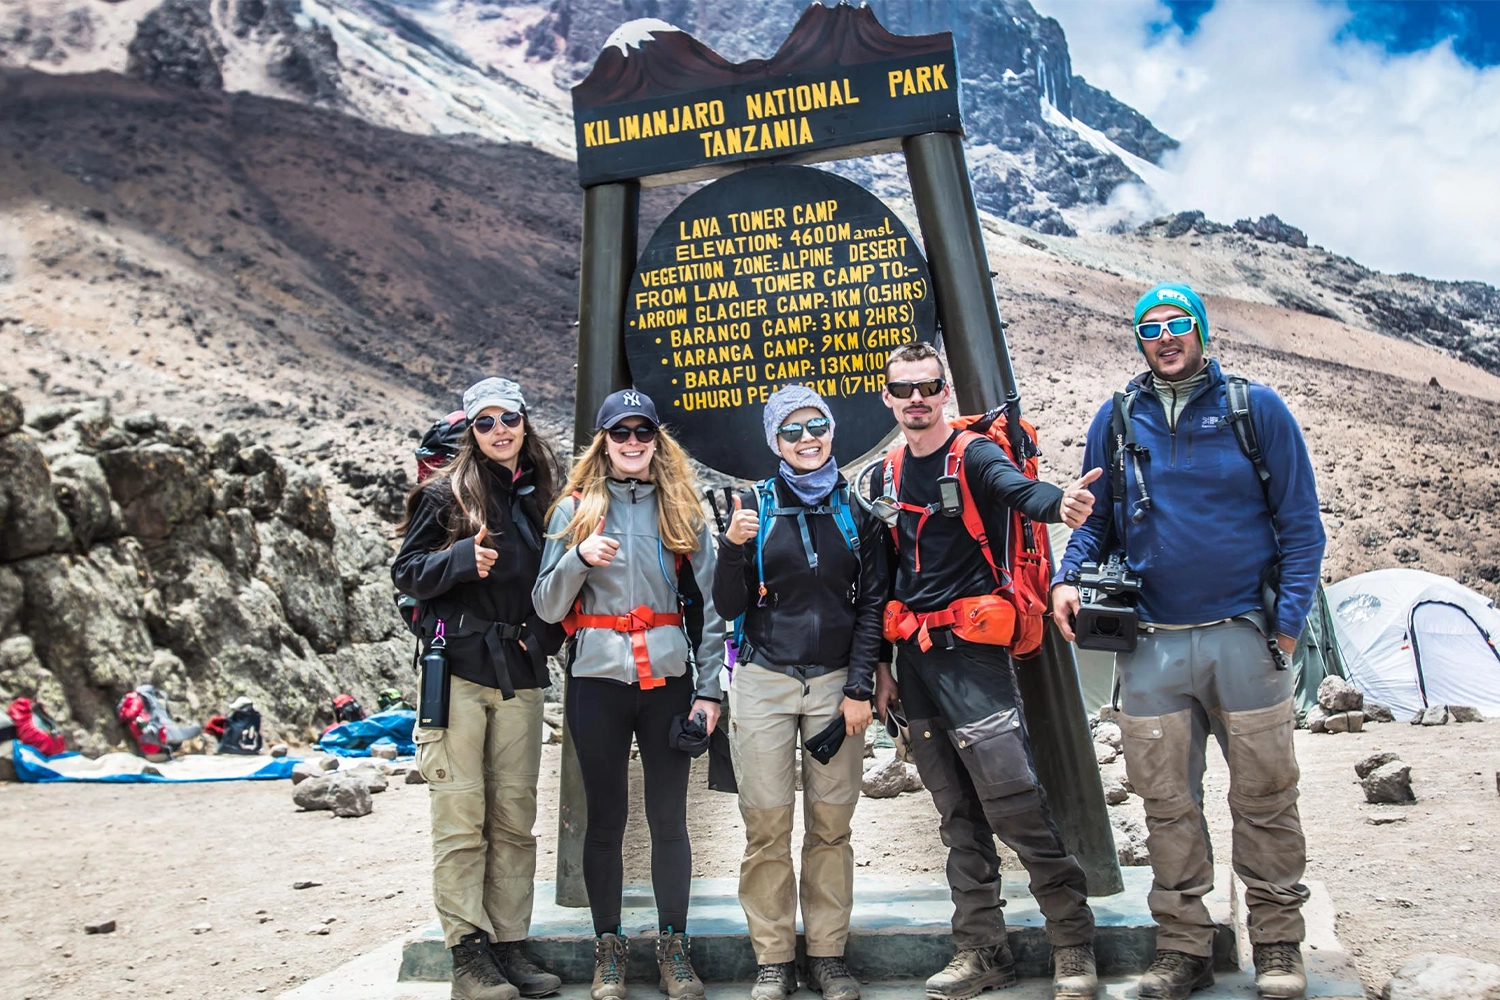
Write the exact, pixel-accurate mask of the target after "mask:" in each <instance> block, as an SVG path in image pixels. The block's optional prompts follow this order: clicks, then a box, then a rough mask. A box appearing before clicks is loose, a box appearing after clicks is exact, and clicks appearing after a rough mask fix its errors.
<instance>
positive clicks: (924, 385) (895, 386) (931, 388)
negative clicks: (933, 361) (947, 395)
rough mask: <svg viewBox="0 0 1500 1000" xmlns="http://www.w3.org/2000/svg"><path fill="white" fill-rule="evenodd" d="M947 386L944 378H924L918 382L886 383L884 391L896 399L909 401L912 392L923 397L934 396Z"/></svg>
mask: <svg viewBox="0 0 1500 1000" xmlns="http://www.w3.org/2000/svg"><path fill="white" fill-rule="evenodd" d="M947 384H948V380H947V379H945V378H924V379H923V380H922V381H920V382H887V383H886V384H885V388H886V391H887V392H889V393H890V394H891V395H892V396H895V397H896V398H897V399H911V394H912V392H913V391H916V392H918V393H920V394H921V395H923V396H936V395H937V394H938V393H940V392H942V391H943V387H944V386H946V385H947Z"/></svg>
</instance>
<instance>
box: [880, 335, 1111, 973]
mask: <svg viewBox="0 0 1500 1000" xmlns="http://www.w3.org/2000/svg"><path fill="white" fill-rule="evenodd" d="M885 377H886V386H885V393H884V398H885V404H886V406H888V407H890V408H891V410H892V412H893V413H894V414H895V416H896V421H897V423H898V424H900V426H901V432H902V435H903V438H904V442H902V444H901V445H900V446H902V447H904V448H905V454H904V455H903V456H902V468H903V470H904V471H903V472H902V474H901V476H900V479H899V481H890V480H888V485H887V487H886V489H885V490H884V491H883V492H884V493H889V494H893V495H889V496H887V495H882V496H881V497H880V498H879V499H877V500H876V501H875V502H874V504H872V510H873V511H874V512H875V514H876V515H877V516H879V517H881V518H882V519H883V520H885V521H886V523H887V524H888V525H889V527H890V529H891V530H890V531H889V532H887V536H888V538H889V542H890V548H889V549H888V554H889V557H890V559H891V566H892V577H893V579H892V587H891V597H892V601H891V603H890V605H889V606H888V609H887V620H888V621H889V619H890V615H891V614H892V609H896V610H898V612H899V613H901V614H903V615H911V616H914V617H916V618H917V619H919V620H921V621H922V622H923V624H922V628H921V631H920V632H919V633H916V634H913V635H911V637H910V638H909V639H900V638H899V637H898V638H896V639H894V640H893V641H894V642H895V646H896V663H895V667H896V670H897V672H898V675H899V681H900V686H899V698H900V704H901V707H902V708H903V709H904V713H905V717H906V719H908V720H909V726H910V743H911V751H912V756H913V757H914V758H915V760H916V762H917V770H918V771H919V772H920V774H921V776H922V782H923V784H925V785H926V786H927V788H928V790H929V791H931V792H932V801H933V804H934V805H936V806H937V810H938V814H939V816H940V819H941V830H942V837H943V843H945V844H947V845H948V869H947V871H948V884H949V886H950V888H951V890H952V894H953V944H954V947H955V950H956V954H955V955H954V957H953V960H952V961H951V962H949V963H948V966H947V967H946V968H945V969H943V970H942V971H941V972H938V973H937V974H936V975H934V976H932V977H931V978H930V979H928V980H927V996H928V997H929V998H931V1000H967V998H968V997H973V996H976V995H978V994H979V993H980V992H981V991H983V990H987V989H995V988H1002V987H1006V986H1010V985H1013V984H1014V983H1015V982H1016V965H1015V957H1014V956H1013V955H1012V954H1011V951H1010V947H1009V945H1008V944H1007V943H1006V929H1005V916H1004V912H1003V911H1002V910H1001V907H1002V906H1003V905H1004V902H1003V900H1002V899H1001V898H1000V858H999V855H998V854H997V853H996V850H995V837H996V836H999V837H1000V839H1001V840H1003V841H1004V842H1005V844H1006V845H1007V846H1008V847H1010V848H1011V850H1013V851H1015V852H1016V856H1017V857H1018V858H1019V859H1020V861H1021V864H1022V865H1023V866H1024V867H1025V868H1026V871H1027V872H1028V873H1029V874H1030V876H1031V891H1032V895H1033V896H1034V897H1035V898H1036V901H1037V905H1038V906H1039V907H1040V909H1041V911H1042V914H1043V915H1044V916H1045V917H1046V919H1047V937H1048V940H1049V942H1050V943H1051V945H1052V951H1053V961H1054V972H1055V975H1054V978H1053V994H1054V996H1055V997H1057V998H1060V1000H1061V998H1066V1000H1079V998H1087V997H1092V996H1094V995H1095V993H1096V992H1097V990H1098V978H1097V976H1096V974H1095V969H1094V953H1093V941H1094V917H1093V913H1092V911H1091V910H1090V909H1089V905H1088V893H1087V888H1086V886H1085V878H1084V873H1083V868H1082V867H1081V866H1080V865H1079V864H1078V861H1077V860H1076V859H1075V858H1073V856H1072V855H1070V854H1069V853H1068V852H1067V850H1066V849H1065V848H1064V847H1063V843H1062V837H1061V835H1060V834H1059V833H1058V830H1057V826H1056V825H1055V824H1054V823H1053V821H1052V815H1051V812H1050V811H1049V810H1048V807H1047V799H1046V795H1045V794H1044V792H1043V790H1042V788H1041V786H1040V785H1039V784H1038V783H1037V780H1036V768H1035V767H1034V766H1033V764H1032V759H1031V742H1030V740H1029V738H1028V737H1027V733H1026V723H1025V719H1024V718H1023V717H1022V715H1021V698H1020V694H1019V692H1018V691H1017V689H1016V677H1015V669H1014V667H1013V666H1012V663H1011V658H1010V654H1009V652H1008V650H1007V648H1006V646H1004V645H997V644H994V643H995V641H1005V642H1009V641H1011V639H1010V637H1011V635H1012V633H1011V632H1010V631H1009V630H1006V629H1004V627H1003V626H1004V624H1005V622H1006V615H1005V613H1006V612H1007V611H1009V623H1010V625H1011V627H1012V628H1013V627H1014V622H1015V612H1014V610H1013V609H1010V607H1009V605H1004V599H1003V598H1001V597H999V596H998V595H997V594H996V591H997V590H999V589H1000V587H1001V582H1002V581H1000V580H999V579H997V572H996V569H995V568H994V565H998V566H1002V567H1003V566H1005V565H1007V558H1006V553H1007V545H1006V539H1007V538H1008V535H1009V526H1010V522H1011V508H1015V509H1017V510H1020V511H1021V512H1022V513H1024V514H1025V515H1026V516H1027V517H1029V518H1030V519H1031V520H1033V521H1038V522H1052V521H1066V522H1067V523H1068V524H1069V525H1071V526H1077V525H1078V524H1081V523H1083V520H1084V518H1085V517H1087V516H1088V513H1089V511H1090V509H1091V508H1092V505H1093V496H1092V495H1091V494H1090V493H1089V491H1088V488H1087V487H1088V483H1089V482H1090V481H1091V480H1090V478H1089V477H1084V478H1083V479H1080V480H1079V481H1078V482H1076V483H1074V484H1073V485H1072V486H1071V487H1070V488H1069V489H1068V490H1066V491H1064V490H1060V489H1058V488H1057V487H1056V486H1053V485H1051V484H1050V483H1043V482H1038V481H1036V480H1033V479H1029V478H1027V477H1026V476H1025V475H1023V474H1022V473H1021V470H1020V469H1018V468H1017V467H1016V465H1015V464H1014V463H1013V462H1011V460H1010V459H1009V458H1008V457H1007V456H1006V454H1005V452H1004V451H1002V450H1001V448H1000V446H999V445H997V444H995V443H994V442H993V441H990V440H988V439H981V440H975V441H972V442H969V441H965V442H964V446H963V447H962V448H961V449H959V447H958V444H959V442H960V440H961V439H960V436H959V432H958V431H957V430H955V429H954V428H952V427H950V426H949V425H948V423H947V422H946V421H945V420H944V418H943V407H944V405H945V404H946V403H947V402H948V399H949V396H950V395H951V393H950V390H949V388H948V381H947V378H946V372H945V370H944V368H943V362H942V359H941V358H940V357H939V356H938V354H937V352H936V351H935V350H933V348H932V347H931V346H930V345H928V344H923V343H916V344H908V345H906V346H904V347H898V348H897V349H896V350H894V351H892V352H891V355H890V357H889V359H888V360H887V362H886V369H885ZM960 463H961V464H962V472H963V476H964V480H965V481H966V482H967V484H968V491H967V493H968V496H966V495H965V492H964V491H963V490H961V489H960V488H959V486H958V477H957V473H958V472H959V471H960V470H959V468H958V466H959V464H960ZM890 468H891V465H890V464H889V463H888V464H887V469H890ZM1097 474H1098V473H1097V470H1096V472H1095V473H1094V475H1097ZM891 478H892V479H893V478H894V477H891ZM970 497H972V500H973V502H974V503H975V504H976V505H977V507H978V511H979V514H980V518H981V520H982V521H983V523H984V526H985V537H986V539H987V540H988V541H989V542H990V543H991V544H993V545H994V548H993V549H992V550H991V551H990V553H989V555H988V556H987V555H986V552H985V549H984V548H983V547H982V543H981V542H980V541H979V540H978V539H977V538H976V537H975V536H974V535H972V534H970V531H969V529H968V527H966V525H965V522H964V519H963V518H962V516H961V514H962V511H961V509H959V508H960V507H961V505H962V504H963V503H964V502H967V501H968V499H969V498H970ZM991 559H993V565H992V562H991ZM1002 605H1003V606H1002ZM955 609H963V610H962V611H961V612H960V613H959V614H957V615H955V614H954V611H955ZM990 619H993V624H992V625H991V623H990ZM943 622H947V624H946V625H945V624H943ZM974 625H977V626H979V627H977V628H975V627H971V626H974ZM986 626H990V627H986ZM1002 632H1003V635H1004V638H1001V635H1002ZM886 637H887V638H888V639H891V638H892V635H891V631H890V630H889V629H888V630H887V633H886ZM897 694H898V690H897V684H896V678H894V677H893V676H892V673H891V668H890V666H889V665H888V664H884V663H882V664H879V665H878V667H877V673H876V686H875V710H876V712H877V713H879V714H880V715H881V717H882V718H886V717H888V710H889V708H890V707H891V705H892V702H893V701H894V700H895V699H896V697H897Z"/></svg>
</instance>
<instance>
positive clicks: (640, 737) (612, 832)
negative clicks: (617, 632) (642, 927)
mask: <svg viewBox="0 0 1500 1000" xmlns="http://www.w3.org/2000/svg"><path fill="white" fill-rule="evenodd" d="M692 700H693V684H692V681H691V680H689V679H688V678H687V677H673V678H670V679H669V680H668V681H667V683H666V686H665V687H659V688H653V689H652V690H650V691H642V690H641V689H640V687H639V686H638V685H635V684H621V683H620V682H618V681H611V680H604V679H602V678H596V677H570V678H568V698H567V701H568V704H567V713H568V731H569V732H571V733H572V734H573V746H574V747H575V748H576V749H577V750H578V769H579V771H580V772H581V773H582V775H583V795H584V800H585V801H586V802H587V804H588V833H587V834H586V835H585V836H584V839H583V884H584V887H585V888H586V889H587V890H588V894H589V909H590V910H592V911H593V915H594V933H595V934H613V933H615V931H616V930H617V929H618V928H619V926H620V895H621V891H622V885H623V882H624V861H623V858H622V854H621V852H622V849H623V846H624V842H625V821H626V819H627V818H628V817H629V815H630V737H631V735H632V734H634V735H635V740H636V745H637V746H638V747H639V748H640V751H641V770H642V772H643V776H644V778H645V792H646V823H647V825H648V826H649V827H650V829H651V888H652V891H653V892H654V893H655V895H656V919H657V922H658V924H659V927H660V929H661V930H666V929H667V928H668V927H670V928H672V929H673V930H674V931H679V932H681V931H682V930H684V928H685V927H686V925H687V910H688V889H689V886H690V884H691V882H692V876H693V846H692V844H691V843H690V842H689V840H688V829H687V787H688V771H689V769H690V767H691V765H692V758H691V757H689V756H688V755H687V754H685V753H683V752H682V751H681V750H676V749H673V747H672V746H671V745H670V744H669V743H668V742H667V735H668V730H669V729H670V727H671V724H672V718H673V716H676V715H678V714H680V713H682V712H685V711H687V710H688V707H689V706H690V705H691V704H692Z"/></svg>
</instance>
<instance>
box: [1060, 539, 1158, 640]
mask: <svg viewBox="0 0 1500 1000" xmlns="http://www.w3.org/2000/svg"><path fill="white" fill-rule="evenodd" d="M1140 594H1141V578H1140V577H1138V576H1136V575H1135V574H1134V573H1132V572H1130V570H1129V569H1128V568H1126V566H1125V561H1124V560H1123V559H1122V558H1121V557H1120V553H1118V552H1116V553H1113V554H1112V555H1110V557H1109V559H1108V560H1107V561H1106V562H1105V563H1104V564H1103V565H1102V566H1101V565H1100V564H1099V563H1095V562H1086V563H1084V564H1083V565H1082V566H1081V567H1080V568H1079V573H1078V598H1079V606H1078V615H1077V618H1076V620H1075V621H1074V623H1073V634H1074V635H1075V636H1077V638H1076V639H1074V640H1073V641H1074V644H1075V645H1077V646H1078V648H1079V649H1098V650H1104V651H1106V652H1112V653H1129V652H1131V651H1132V650H1134V649H1135V635H1136V623H1137V622H1138V621H1139V619H1138V618H1137V616H1136V612H1135V600H1136V598H1137V597H1139V596H1140Z"/></svg>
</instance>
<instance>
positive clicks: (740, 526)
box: [724, 495, 760, 545]
mask: <svg viewBox="0 0 1500 1000" xmlns="http://www.w3.org/2000/svg"><path fill="white" fill-rule="evenodd" d="M759 533H760V514H759V512H757V511H753V510H746V509H745V504H744V501H742V500H741V499H740V498H739V496H738V495H736V496H735V498H734V513H733V514H731V515H730V516H729V530H728V531H726V532H724V537H725V538H727V539H729V541H731V542H733V543H734V544H735V545H744V544H745V543H746V542H748V541H749V540H750V539H752V538H754V537H755V536H756V535H757V534H759Z"/></svg>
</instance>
